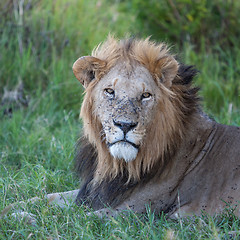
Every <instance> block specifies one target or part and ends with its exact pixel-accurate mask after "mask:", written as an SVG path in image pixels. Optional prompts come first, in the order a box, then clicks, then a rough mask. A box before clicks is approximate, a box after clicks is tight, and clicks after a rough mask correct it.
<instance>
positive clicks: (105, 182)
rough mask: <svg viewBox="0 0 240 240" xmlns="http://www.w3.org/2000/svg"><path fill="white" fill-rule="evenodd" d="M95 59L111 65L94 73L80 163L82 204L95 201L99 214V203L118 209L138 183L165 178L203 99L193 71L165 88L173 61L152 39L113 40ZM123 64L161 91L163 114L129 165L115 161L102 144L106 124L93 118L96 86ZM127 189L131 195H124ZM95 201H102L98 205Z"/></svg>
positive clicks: (182, 72) (185, 70)
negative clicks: (145, 74)
mask: <svg viewBox="0 0 240 240" xmlns="http://www.w3.org/2000/svg"><path fill="white" fill-rule="evenodd" d="M92 56H93V57H96V58H99V59H101V60H104V61H105V62H106V65H105V66H103V67H102V68H100V70H99V68H98V70H96V71H95V81H93V82H92V83H90V84H89V86H88V87H87V88H86V90H85V97H84V101H83V104H82V108H81V117H82V119H83V123H84V127H83V129H84V136H83V137H82V139H81V140H80V142H79V144H78V148H77V149H78V150H77V155H76V162H77V171H78V173H79V174H80V176H81V179H82V190H81V191H80V193H79V197H78V199H81V201H85V200H86V198H88V200H89V198H91V200H93V199H94V202H95V208H98V207H99V206H98V205H101V204H100V202H104V203H109V204H110V205H111V206H113V205H116V204H117V203H118V200H116V199H115V197H114V196H115V195H116V194H119V192H122V194H123V193H127V192H129V191H128V190H129V189H131V188H133V186H135V185H136V183H139V182H142V183H144V182H146V181H148V180H149V179H150V178H151V176H153V175H156V173H157V172H159V173H160V171H161V168H164V165H165V164H167V163H168V162H169V161H170V159H171V156H172V155H173V154H174V152H175V149H176V148H177V147H178V145H179V143H180V141H181V139H182V138H183V137H184V133H185V132H186V131H187V129H188V125H189V122H191V120H192V118H194V113H195V112H196V111H199V105H198V100H199V98H198V96H197V92H198V88H196V87H192V86H191V83H192V79H193V77H194V76H195V75H196V73H197V71H196V70H195V69H194V68H193V67H192V66H185V65H182V64H179V66H178V74H177V75H176V76H175V78H174V79H173V81H172V83H171V85H169V86H167V87H166V85H164V84H162V83H161V81H164V79H161V77H162V76H161V73H163V72H166V73H167V74H171V68H172V67H173V64H172V62H171V61H173V59H174V58H173V57H172V55H171V54H170V53H169V49H168V48H167V47H166V45H164V44H156V43H154V42H152V41H150V40H149V39H146V40H136V39H125V40H121V41H117V40H116V39H114V38H113V37H109V38H108V40H107V41H106V42H105V43H103V44H101V45H99V46H98V47H97V48H96V49H94V50H93V52H92ZM159 60H160V61H159ZM174 60H175V59H174ZM122 61H124V62H128V66H129V71H131V68H133V67H134V66H136V64H140V65H143V66H144V67H146V68H147V69H148V70H149V72H150V73H151V75H152V77H153V79H154V81H156V83H157V85H158V86H159V96H158V103H157V104H158V107H157V108H156V109H157V111H158V112H157V113H156V114H155V117H154V119H152V121H151V122H152V124H151V128H149V129H147V132H148V134H147V135H146V137H145V139H144V143H143V146H141V149H140V150H139V153H138V155H137V158H136V159H135V160H134V161H132V162H128V163H126V162H125V161H121V160H118V161H116V160H113V158H112V156H111V155H110V153H109V151H108V149H107V146H106V143H105V141H103V137H104V136H102V135H101V133H102V125H101V122H99V120H98V119H97V117H96V114H93V111H94V109H93V96H92V90H93V88H94V87H95V85H96V84H97V83H99V84H100V83H101V78H102V76H104V74H106V73H107V72H108V71H109V70H110V69H111V68H112V67H114V66H115V65H116V64H117V63H119V62H122ZM156 61H158V62H160V66H159V65H158V66H156V65H155V62H156ZM159 69H161V72H159ZM149 117H150V118H151V116H149ZM124 184H125V187H126V190H123V189H122V186H123V185H124ZM89 196H91V197H89ZM96 198H98V199H101V201H96ZM86 201H87V200H86Z"/></svg>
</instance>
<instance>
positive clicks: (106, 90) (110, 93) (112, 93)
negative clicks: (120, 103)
mask: <svg viewBox="0 0 240 240" xmlns="http://www.w3.org/2000/svg"><path fill="white" fill-rule="evenodd" d="M104 92H105V93H107V94H109V95H114V90H113V89H112V88H105V89H104Z"/></svg>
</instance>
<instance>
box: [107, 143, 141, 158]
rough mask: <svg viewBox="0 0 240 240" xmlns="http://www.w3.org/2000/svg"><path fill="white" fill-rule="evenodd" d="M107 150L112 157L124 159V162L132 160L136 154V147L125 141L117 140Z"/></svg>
mask: <svg viewBox="0 0 240 240" xmlns="http://www.w3.org/2000/svg"><path fill="white" fill-rule="evenodd" d="M109 150H110V153H111V154H112V156H113V157H114V158H116V159H124V160H125V161H126V162H131V161H133V160H134V159H136V157H137V154H138V149H137V148H135V147H134V146H132V145H131V144H129V143H126V142H117V143H115V144H113V145H112V146H110V147H109Z"/></svg>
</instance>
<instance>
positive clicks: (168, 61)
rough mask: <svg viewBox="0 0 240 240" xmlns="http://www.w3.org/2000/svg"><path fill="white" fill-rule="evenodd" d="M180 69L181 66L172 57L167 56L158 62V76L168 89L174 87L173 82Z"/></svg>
mask: <svg viewBox="0 0 240 240" xmlns="http://www.w3.org/2000/svg"><path fill="white" fill-rule="evenodd" d="M178 68H179V64H178V62H177V61H176V60H175V58H174V57H172V56H167V57H165V58H162V59H160V60H159V61H158V63H157V69H158V76H159V77H160V79H161V82H162V83H163V84H164V85H165V86H166V87H170V86H171V85H172V81H173V79H174V78H175V77H176V75H177V73H178Z"/></svg>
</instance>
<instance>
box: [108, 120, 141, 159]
mask: <svg viewBox="0 0 240 240" xmlns="http://www.w3.org/2000/svg"><path fill="white" fill-rule="evenodd" d="M113 124H114V128H115V131H114V140H113V141H111V142H108V143H107V145H108V148H109V150H110V153H111V155H112V156H113V157H114V158H116V159H124V160H125V161H126V162H130V161H133V160H134V159H135V158H136V157H137V154H138V148H139V145H138V144H136V143H135V141H134V138H132V137H129V136H131V135H134V134H133V130H134V129H135V128H136V126H137V125H138V123H137V122H132V121H131V122H127V121H117V120H113Z"/></svg>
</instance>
